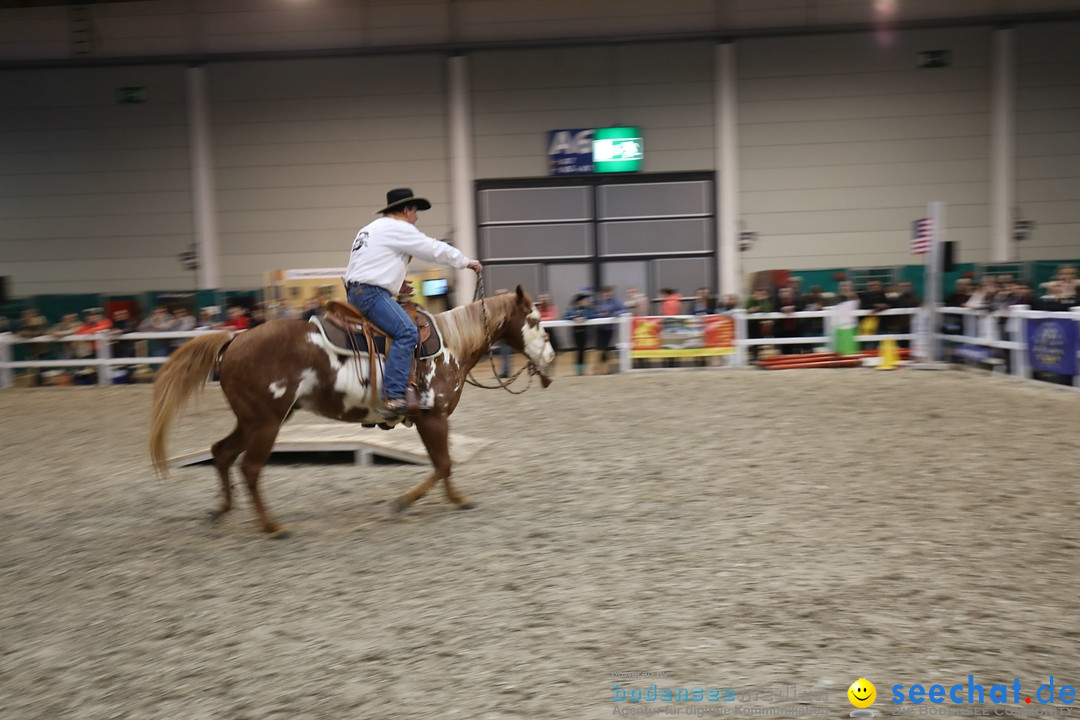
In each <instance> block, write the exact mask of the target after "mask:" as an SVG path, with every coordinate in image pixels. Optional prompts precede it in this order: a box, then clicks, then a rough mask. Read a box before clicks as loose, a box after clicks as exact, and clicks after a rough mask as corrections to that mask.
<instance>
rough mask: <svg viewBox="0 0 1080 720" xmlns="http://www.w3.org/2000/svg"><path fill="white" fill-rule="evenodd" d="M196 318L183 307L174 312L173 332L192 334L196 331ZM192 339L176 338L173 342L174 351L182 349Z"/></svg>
mask: <svg viewBox="0 0 1080 720" xmlns="http://www.w3.org/2000/svg"><path fill="white" fill-rule="evenodd" d="M195 325H196V322H195V316H194V315H192V314H191V312H190V311H188V309H187V308H186V307H184V306H183V305H181V306H180V307H178V308H176V310H174V311H173V328H172V329H173V332H191V331H192V330H194V329H195ZM190 339H191V338H176V339H175V340H172V341H171V343H170V344H171V346H172V349H173V350H175V349H176V348H178V347H180V346H181V345H183V344H184V343H186V342H187V341H188V340H190Z"/></svg>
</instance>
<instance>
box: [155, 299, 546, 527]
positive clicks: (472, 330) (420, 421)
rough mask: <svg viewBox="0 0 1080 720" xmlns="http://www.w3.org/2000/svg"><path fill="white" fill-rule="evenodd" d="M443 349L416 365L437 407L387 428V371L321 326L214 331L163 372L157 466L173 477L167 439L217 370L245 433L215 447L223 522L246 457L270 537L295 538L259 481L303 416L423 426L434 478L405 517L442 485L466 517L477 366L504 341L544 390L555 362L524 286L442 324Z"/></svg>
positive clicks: (251, 490) (415, 493) (400, 504)
mask: <svg viewBox="0 0 1080 720" xmlns="http://www.w3.org/2000/svg"><path fill="white" fill-rule="evenodd" d="M432 317H433V318H434V321H435V323H434V324H435V328H436V330H437V331H438V333H439V334H440V336H441V338H442V349H441V350H440V351H439V352H438V353H437V354H436V355H434V356H433V357H432V358H430V359H421V360H416V363H417V368H416V379H417V386H418V387H417V389H418V391H419V397H420V401H421V405H422V406H423V407H425V408H427V409H425V410H422V411H421V412H419V413H416V414H414V415H412V416H410V417H406V418H396V419H391V420H386V419H384V418H383V416H382V415H381V414H380V413H379V412H378V411H377V410H375V409H374V407H373V406H374V405H376V404H377V401H378V397H377V393H373V392H372V387H373V383H372V378H371V377H369V375H370V374H371V371H370V370H369V368H371V367H374V373H375V375H376V378H375V380H376V382H375V387H382V382H381V375H382V370H381V366H380V365H379V364H378V363H375V364H372V363H370V362H369V358H368V357H367V355H366V353H365V354H355V353H350V354H348V355H343V354H341V353H339V352H336V351H335V350H334V349H333V348H331V347H329V345H328V343H327V342H326V339H325V337H324V336H323V335H322V334H321V333H320V332H319V329H318V327H316V326H315V325H314V324H313V323H311V322H307V321H304V320H299V319H286V318H280V319H275V320H270V321H268V322H266V323H264V324H262V325H259V326H258V327H255V328H252V329H251V330H246V331H243V332H240V333H238V334H235V335H234V334H233V333H230V332H211V333H208V334H206V335H201V336H199V337H197V338H195V339H193V340H190V341H188V342H186V343H184V345H182V346H181V347H180V348H179V349H177V350H176V351H175V352H174V353H173V354H172V356H171V357H170V358H169V359H168V360H167V361H166V362H165V363H164V364H163V365H162V367H161V369H160V370H159V371H158V375H157V379H156V380H155V386H154V399H153V406H152V409H151V418H150V420H151V422H150V438H149V446H150V458H151V461H152V464H153V467H154V468H155V469H156V470H157V472H158V474H159V475H160V476H162V477H164V476H165V475H166V474H167V472H168V462H167V457H166V439H167V437H168V432H169V427H170V425H171V424H172V422H173V420H174V419H175V418H176V417H178V416H179V414H180V413H181V411H182V410H183V407H184V405H185V404H186V403H187V401H188V399H189V398H190V397H191V396H192V395H193V394H194V393H195V392H196V391H198V390H201V389H202V388H203V387H204V386H205V385H206V382H207V380H208V379H209V377H210V376H211V374H212V373H214V372H215V371H217V374H218V378H219V380H220V385H221V390H222V392H224V393H225V397H226V399H227V400H228V402H229V406H230V407H231V408H232V411H233V414H234V415H235V416H236V427H235V428H234V429H233V430H232V432H230V433H229V434H228V435H226V436H225V437H224V438H222V439H221V440H219V441H218V442H216V443H214V445H213V446H212V448H211V455H212V457H213V463H214V467H215V468H216V469H217V472H218V475H219V477H220V480H221V492H222V500H221V504H220V505H219V506H218V507H217V508H215V509H214V510H211V511H210V513H209V516H210V518H211V520H218V519H220V518H221V517H222V516H224V515H225V514H226V513H227V512H229V511H230V510H231V509H232V506H233V495H232V483H231V482H230V479H229V471H230V468H231V467H232V465H233V463H234V462H236V459H237V458H238V457H239V456H240V454H241V453H243V454H244V459H243V461H242V462H241V463H240V470H241V473H242V474H243V476H244V480H245V482H246V484H247V489H248V494H249V495H250V496H251V501H252V505H253V506H254V510H255V515H256V518H257V520H258V522H259V524H260V525H261V527H262V529H263V531H265V532H266V533H268V534H270V535H271V536H275V537H285V536H287V535H288V531H287V530H286V528H285V527H284V526H283V525H280V524H279V523H278V522H277V521H275V520H274V519H273V518H272V517H271V515H270V513H269V512H268V511H267V508H266V505H265V504H264V502H263V500H262V495H261V493H260V492H259V475H260V473H261V471H262V468H263V466H265V465H266V462H267V460H268V459H269V458H270V453H271V451H272V449H273V447H274V440H275V439H276V438H277V434H278V430H279V429H280V427H281V425H282V423H284V422H285V421H286V420H287V419H288V418H289V417H290V416H291V415H292V414H293V412H294V411H295V410H296V409H297V408H303V409H305V410H309V411H311V412H314V413H316V414H317V415H321V416H323V417H327V418H332V419H334V420H340V421H343V422H359V423H362V424H364V425H365V426H368V427H371V426H374V425H376V424H378V425H380V427H383V428H384V429H390V428H391V427H393V426H394V425H395V424H397V423H398V422H401V421H404V422H406V423H407V424H408V423H412V424H415V426H416V429H417V431H418V433H419V435H420V438H421V439H422V440H423V442H424V447H425V448H426V450H427V453H428V457H429V458H430V459H431V464H432V467H433V470H432V472H431V474H430V475H428V476H427V477H426V478H425V479H424V480H422V481H421V482H420V483H418V484H417V485H415V486H414V487H413V488H411V489H410V490H409V491H408V492H406V493H405V494H403V495H401V496H400V497H398V498H397V499H396V500H395V501H394V502H393V503H392V504H391V510H392V511H393V512H395V513H400V512H403V511H404V510H405V509H406V508H407V507H408V506H409V505H410V504H412V503H413V502H415V501H416V500H418V499H420V498H421V497H423V496H424V495H425V494H426V493H427V492H428V491H429V490H430V489H431V488H432V487H433V486H434V485H435V484H436V483H437V482H439V481H440V480H442V482H443V485H444V487H445V491H446V497H447V499H448V500H449V501H450V502H451V503H453V504H454V505H456V506H457V507H459V508H461V509H468V508H470V507H472V504H471V503H470V502H469V501H468V499H466V497H465V496H463V495H461V494H459V493H458V492H457V491H456V490H455V489H454V487H453V485H451V483H450V468H451V460H450V451H449V427H450V426H449V421H448V418H449V417H450V415H451V413H453V412H454V408H456V407H457V404H458V401H459V400H460V398H461V391H462V389H463V388H464V386H465V382H466V379H467V377H468V375H469V372H470V371H471V370H472V368H473V366H475V365H476V363H477V362H479V360H480V359H481V358H482V357H483V356H484V355H485V354H487V353H489V352H490V351H491V346H492V345H493V344H494V343H495V342H498V341H502V342H504V343H506V344H508V345H509V346H510V347H512V348H513V349H514V350H516V351H518V352H521V353H523V354H524V355H525V356H526V357H527V358H528V360H529V364H528V366H527V367H528V368H529V370H530V372H531V373H535V374H538V375H539V376H540V382H541V385H542V386H543V387H545V388H546V387H548V385H549V384H550V382H551V379H550V374H549V368H551V367H552V365H553V364H554V361H555V351H554V350H553V349H552V347H551V343H550V342H549V340H548V336H547V333H546V332H544V330H543V327H542V326H541V325H540V312H539V311H538V310H537V309H536V308H535V307H533V302H532V299H531V298H530V297H529V295H528V294H527V293H525V291H523V290H522V289H521V286H520V285H518V287H517V290H516V292H515V293H505V294H502V295H496V296H494V297H491V298H487V299H482V300H478V301H476V302H473V303H471V304H468V305H463V306H460V307H456V308H453V309H452V310H448V311H446V312H443V313H439V314H436V315H433V316H432Z"/></svg>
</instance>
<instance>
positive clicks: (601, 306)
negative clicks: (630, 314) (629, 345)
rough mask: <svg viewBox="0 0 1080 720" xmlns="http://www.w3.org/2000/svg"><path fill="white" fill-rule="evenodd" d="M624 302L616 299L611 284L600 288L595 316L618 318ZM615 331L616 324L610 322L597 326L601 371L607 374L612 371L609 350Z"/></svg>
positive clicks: (594, 308) (597, 345)
mask: <svg viewBox="0 0 1080 720" xmlns="http://www.w3.org/2000/svg"><path fill="white" fill-rule="evenodd" d="M622 311H623V306H622V303H621V302H619V301H618V300H616V299H615V291H614V289H613V288H612V287H611V286H610V285H605V286H604V287H602V288H600V297H599V298H597V299H596V304H595V305H593V317H594V318H612V319H614V318H617V317H619V315H621V314H622ZM614 332H615V324H614V323H609V324H604V325H597V326H596V348H597V349H598V350H599V351H600V372H601V373H602V374H604V375H607V374H608V373H609V372H611V368H610V366H609V365H608V351H609V350H611V349H612V347H611V336H612V334H613V333H614Z"/></svg>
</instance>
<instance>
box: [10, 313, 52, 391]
mask: <svg viewBox="0 0 1080 720" xmlns="http://www.w3.org/2000/svg"><path fill="white" fill-rule="evenodd" d="M48 333H49V321H48V320H46V319H45V317H44V316H43V315H41V314H39V313H38V311H37V309H35V308H27V309H25V310H23V311H22V316H21V319H20V321H19V329H18V330H17V331H16V333H15V334H16V335H18V336H19V337H20V338H24V339H27V340H29V339H30V338H39V337H42V336H43V335H47V334H48ZM48 352H49V346H48V344H47V343H27V344H26V358H27V359H28V360H40V359H41V358H43V357H45V356H46V355H47V354H48ZM29 372H30V374H31V375H32V376H33V382H34V384H35V385H40V384H41V373H40V372H38V368H29Z"/></svg>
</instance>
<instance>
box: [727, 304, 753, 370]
mask: <svg viewBox="0 0 1080 720" xmlns="http://www.w3.org/2000/svg"><path fill="white" fill-rule="evenodd" d="M731 317H732V318H733V319H734V320H735V364H736V365H737V366H739V367H744V366H745V365H746V364H747V362H748V361H747V359H746V348H747V345H746V339H747V338H748V337H749V334H748V330H747V328H748V325H747V322H746V308H735V309H734V310H733V311H732V312H731Z"/></svg>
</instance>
